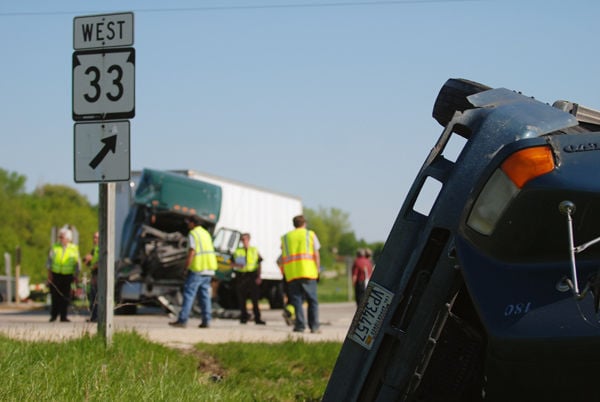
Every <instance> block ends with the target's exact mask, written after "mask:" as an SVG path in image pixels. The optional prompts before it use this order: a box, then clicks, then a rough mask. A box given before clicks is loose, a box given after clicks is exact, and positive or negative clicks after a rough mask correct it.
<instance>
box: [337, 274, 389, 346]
mask: <svg viewBox="0 0 600 402" xmlns="http://www.w3.org/2000/svg"><path fill="white" fill-rule="evenodd" d="M393 298H394V294H393V293H392V292H390V291H389V290H387V289H386V288H384V287H383V286H380V285H378V284H377V283H375V282H373V281H370V282H369V286H368V287H367V289H366V291H365V295H364V298H363V300H362V302H361V304H360V307H359V309H358V314H356V315H355V316H354V319H353V320H352V325H351V326H350V330H349V331H348V338H350V339H352V340H353V341H354V342H356V343H358V344H359V345H361V346H362V347H364V348H365V349H368V350H370V349H371V347H372V346H373V341H374V340H375V339H376V338H377V334H378V333H379V330H380V329H381V323H382V322H383V319H384V318H385V314H386V313H387V310H388V307H389V306H390V303H391V302H392V299H393Z"/></svg>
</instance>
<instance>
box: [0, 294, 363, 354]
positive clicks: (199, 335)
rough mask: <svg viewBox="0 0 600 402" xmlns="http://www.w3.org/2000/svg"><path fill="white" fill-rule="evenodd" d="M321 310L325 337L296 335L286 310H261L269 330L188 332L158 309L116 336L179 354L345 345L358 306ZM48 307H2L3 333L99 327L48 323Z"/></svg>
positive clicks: (228, 325)
mask: <svg viewBox="0 0 600 402" xmlns="http://www.w3.org/2000/svg"><path fill="white" fill-rule="evenodd" d="M319 307H320V309H319V314H320V317H319V318H320V322H321V333H319V334H312V333H310V331H308V330H307V331H305V332H304V333H296V332H292V327H290V326H288V325H287V324H286V323H285V321H284V319H283V317H282V310H270V309H269V308H268V305H265V306H261V311H262V318H263V320H265V321H266V322H267V325H255V324H254V322H253V321H250V322H248V323H247V324H240V322H239V321H238V320H236V319H228V318H214V319H213V321H212V322H211V327H210V328H207V329H204V328H198V324H199V323H200V319H199V318H198V317H192V318H191V319H190V320H189V322H188V325H187V327H186V328H173V327H170V326H169V325H168V323H169V322H170V321H172V320H173V319H174V316H173V315H172V314H169V313H167V312H165V311H164V310H162V309H160V308H150V307H145V308H139V309H138V313H137V314H135V315H115V316H114V319H113V326H112V328H113V333H116V332H119V331H135V332H137V333H138V334H140V335H142V336H144V337H146V338H147V339H149V340H150V341H153V342H157V343H161V344H164V345H166V346H170V347H176V348H189V347H191V346H192V345H194V344H196V343H198V342H205V343H223V342H283V341H286V340H288V339H292V340H293V339H303V340H304V341H307V342H312V341H338V342H342V341H343V340H344V338H345V336H346V333H347V331H348V328H349V326H350V323H351V321H352V317H353V316H354V312H355V308H356V305H355V304H354V302H347V303H321V304H320V306H319ZM49 318H50V315H49V312H48V307H47V306H44V305H41V306H40V305H15V304H7V303H1V304H0V333H3V334H5V335H7V336H8V337H10V338H14V339H22V340H28V341H57V342H59V341H63V340H67V339H73V338H76V337H81V336H84V335H86V334H91V335H95V334H97V332H98V325H97V324H95V323H89V322H87V321H86V319H87V318H88V315H87V311H85V310H82V311H77V310H72V312H71V314H70V316H69V319H70V320H71V322H58V321H56V322H52V323H51V322H49Z"/></svg>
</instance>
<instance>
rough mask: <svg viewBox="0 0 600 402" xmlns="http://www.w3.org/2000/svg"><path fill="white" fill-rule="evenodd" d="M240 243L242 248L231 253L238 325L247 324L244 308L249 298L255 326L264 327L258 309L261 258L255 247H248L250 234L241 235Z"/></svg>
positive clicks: (245, 309) (246, 313)
mask: <svg viewBox="0 0 600 402" xmlns="http://www.w3.org/2000/svg"><path fill="white" fill-rule="evenodd" d="M240 241H241V242H242V246H241V247H238V248H237V249H236V250H235V251H234V253H233V267H234V269H235V271H236V273H235V290H236V294H237V298H238V303H239V305H240V324H245V323H247V322H248V318H249V314H248V309H247V308H246V300H247V299H248V297H250V300H251V301H252V312H253V313H254V322H255V323H256V324H257V325H265V324H266V322H264V321H263V320H261V319H260V308H259V307H258V299H259V298H260V284H261V281H262V280H261V278H260V263H261V262H262V257H261V256H260V254H259V253H258V250H257V249H256V247H253V246H250V233H244V234H242V237H241V238H240Z"/></svg>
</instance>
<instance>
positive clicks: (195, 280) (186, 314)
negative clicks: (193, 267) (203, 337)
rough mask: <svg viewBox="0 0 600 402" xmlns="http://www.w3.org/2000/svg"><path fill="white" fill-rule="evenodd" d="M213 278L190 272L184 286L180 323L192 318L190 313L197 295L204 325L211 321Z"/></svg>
mask: <svg viewBox="0 0 600 402" xmlns="http://www.w3.org/2000/svg"><path fill="white" fill-rule="evenodd" d="M211 281H212V276H209V275H200V273H198V272H194V271H189V272H188V274H187V278H186V280H185V284H184V285H183V305H182V306H181V311H180V312H179V319H178V321H179V322H182V323H186V322H187V321H188V319H189V318H190V312H191V311H192V306H193V304H194V300H196V295H197V296H198V303H199V304H200V309H201V310H202V313H201V317H202V323H203V324H207V325H208V323H209V322H210V319H211V315H212V314H211V313H212V310H211V301H210V283H211Z"/></svg>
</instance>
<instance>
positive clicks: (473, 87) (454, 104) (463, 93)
mask: <svg viewBox="0 0 600 402" xmlns="http://www.w3.org/2000/svg"><path fill="white" fill-rule="evenodd" d="M489 89H492V88H491V87H488V86H487V85H483V84H480V83H478V82H474V81H469V80H465V79H462V78H450V79H449V80H448V81H446V83H445V84H444V86H443V87H442V88H441V89H440V92H439V93H438V96H437V98H436V99H435V103H434V105H433V113H432V116H433V118H434V119H435V120H436V121H437V122H438V123H440V124H441V125H442V126H444V127H446V126H447V125H448V123H449V122H450V120H452V116H454V113H455V112H457V111H459V112H463V111H465V110H467V109H472V108H473V105H472V104H471V103H470V102H469V101H468V99H467V97H469V96H470V95H473V94H476V93H480V92H484V91H487V90H489Z"/></svg>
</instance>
